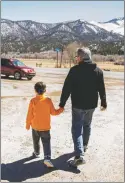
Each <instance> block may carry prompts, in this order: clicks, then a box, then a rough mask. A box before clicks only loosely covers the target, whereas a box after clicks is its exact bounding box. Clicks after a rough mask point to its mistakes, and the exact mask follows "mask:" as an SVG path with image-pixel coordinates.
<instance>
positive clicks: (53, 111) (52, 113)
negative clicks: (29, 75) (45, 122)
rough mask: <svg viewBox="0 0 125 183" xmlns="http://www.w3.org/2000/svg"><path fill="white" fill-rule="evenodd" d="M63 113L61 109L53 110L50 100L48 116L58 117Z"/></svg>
mask: <svg viewBox="0 0 125 183" xmlns="http://www.w3.org/2000/svg"><path fill="white" fill-rule="evenodd" d="M63 111H64V109H63V108H59V109H55V107H54V105H53V103H52V100H51V99H50V114H51V115H53V116H56V115H59V114H60V113H62V112H63Z"/></svg>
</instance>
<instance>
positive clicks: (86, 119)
mask: <svg viewBox="0 0 125 183" xmlns="http://www.w3.org/2000/svg"><path fill="white" fill-rule="evenodd" d="M94 110H95V109H89V110H82V109H76V108H73V109H72V138H73V142H74V151H75V156H83V155H84V150H83V148H84V146H85V145H88V142H89V137H90V132H91V121H92V116H93V112H94Z"/></svg>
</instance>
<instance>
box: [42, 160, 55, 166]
mask: <svg viewBox="0 0 125 183" xmlns="http://www.w3.org/2000/svg"><path fill="white" fill-rule="evenodd" d="M44 165H46V166H47V167H48V168H54V165H53V163H52V162H51V160H48V159H45V160H44Z"/></svg>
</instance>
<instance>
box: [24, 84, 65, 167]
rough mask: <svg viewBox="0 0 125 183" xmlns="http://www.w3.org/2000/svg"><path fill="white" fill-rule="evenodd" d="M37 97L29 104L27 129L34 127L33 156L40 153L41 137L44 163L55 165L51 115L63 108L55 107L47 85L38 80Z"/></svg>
mask: <svg viewBox="0 0 125 183" xmlns="http://www.w3.org/2000/svg"><path fill="white" fill-rule="evenodd" d="M34 89H35V92H36V97H34V98H32V99H31V101H30V104H29V109H28V114H27V119H26V129H27V130H29V129H30V126H31V127H32V138H33V145H34V152H33V157H35V158H37V157H39V155H40V144H39V143H40V138H41V140H42V144H43V150H44V164H45V165H46V166H47V167H54V165H53V164H52V162H51V143H50V138H51V137H50V128H51V126H50V115H59V114H60V113H62V112H63V110H64V109H63V108H59V109H57V110H56V109H55V108H54V106H53V103H52V101H51V99H50V98H47V97H46V96H45V95H44V94H45V92H46V85H45V84H44V83H43V82H37V83H36V84H35V86H34Z"/></svg>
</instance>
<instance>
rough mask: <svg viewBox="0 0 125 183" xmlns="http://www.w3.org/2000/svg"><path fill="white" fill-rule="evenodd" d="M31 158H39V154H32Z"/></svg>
mask: <svg viewBox="0 0 125 183" xmlns="http://www.w3.org/2000/svg"><path fill="white" fill-rule="evenodd" d="M32 156H33V158H40V154H36V153H35V152H33V154H32Z"/></svg>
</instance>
